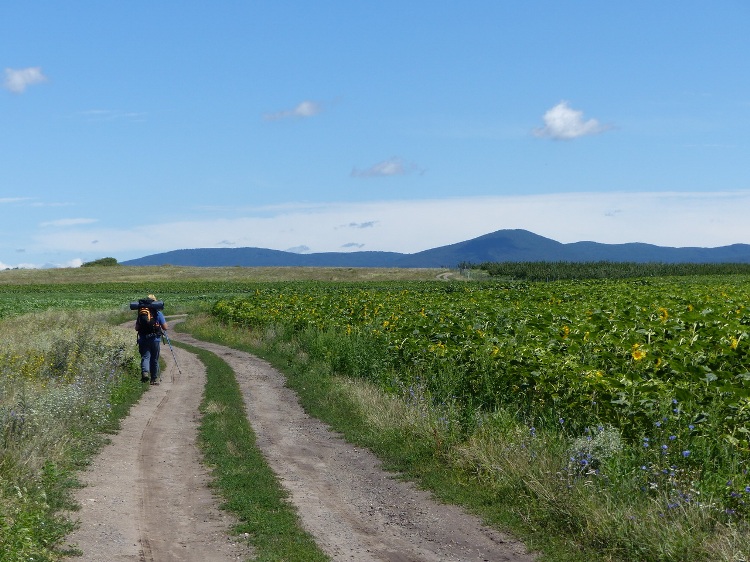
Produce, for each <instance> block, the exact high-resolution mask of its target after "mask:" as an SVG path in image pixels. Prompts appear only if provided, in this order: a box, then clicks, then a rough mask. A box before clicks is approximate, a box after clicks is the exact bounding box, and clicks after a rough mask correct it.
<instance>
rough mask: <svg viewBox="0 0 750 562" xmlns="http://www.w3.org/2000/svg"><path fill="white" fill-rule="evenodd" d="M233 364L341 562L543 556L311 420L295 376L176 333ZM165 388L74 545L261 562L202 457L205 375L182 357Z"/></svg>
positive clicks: (138, 413)
mask: <svg viewBox="0 0 750 562" xmlns="http://www.w3.org/2000/svg"><path fill="white" fill-rule="evenodd" d="M172 339H173V340H180V341H184V342H185V343H189V344H190V345H194V346H196V347H202V348H205V349H207V350H209V351H211V352H213V353H215V354H217V355H218V356H219V357H221V358H222V359H223V360H224V361H226V362H227V363H228V364H229V365H230V367H231V368H232V369H233V370H234V372H235V374H236V376H237V380H238V382H239V384H240V387H241V390H242V393H243V397H244V401H245V406H246V408H247V411H248V418H249V420H250V423H251V425H252V427H253V430H254V431H255V433H256V436H257V443H258V446H259V447H260V449H261V450H262V452H263V454H264V456H265V457H266V459H267V461H268V463H269V465H270V466H271V468H272V469H273V470H274V472H275V473H276V474H277V476H278V478H279V479H280V481H281V483H282V485H283V486H284V487H285V488H286V489H287V490H288V491H289V493H290V501H291V502H292V503H293V504H294V505H295V507H296V509H297V511H298V513H299V516H300V519H301V521H302V524H303V526H304V527H305V528H306V530H307V531H308V532H310V533H311V534H312V535H313V536H314V537H315V540H316V541H317V543H318V545H319V546H320V547H321V548H322V549H323V550H324V551H325V552H326V553H327V554H328V555H329V556H330V557H331V559H332V560H337V561H338V560H342V561H343V560H348V561H369V560H373V561H374V560H381V561H382V560H387V561H394V562H395V561H435V562H437V561H475V560H476V561H484V560H492V561H510V562H526V561H531V560H534V557H533V556H532V555H531V554H529V553H527V552H526V549H525V547H524V545H523V544H522V543H520V542H518V541H516V540H514V539H512V538H510V537H508V536H505V535H503V534H501V533H499V532H497V531H495V530H493V529H490V528H488V527H486V526H484V525H483V524H482V523H481V521H479V520H478V519H477V518H475V517H473V516H471V515H468V514H467V513H465V512H464V511H463V510H462V509H460V508H458V507H455V506H450V505H444V504H440V503H438V502H436V501H434V500H433V499H432V498H431V497H430V494H429V493H428V492H425V491H422V490H419V489H417V488H416V486H414V485H413V484H411V483H408V482H404V481H401V480H398V479H396V478H394V476H393V475H391V474H390V473H388V472H385V471H384V470H383V469H382V468H381V466H380V462H379V461H378V459H377V458H375V457H374V456H373V455H372V454H371V453H370V452H369V451H367V450H364V449H359V448H356V447H353V446H352V445H351V444H349V443H347V442H346V441H344V440H343V439H341V438H340V437H339V436H338V435H336V434H335V433H333V432H332V431H331V430H330V429H329V428H328V427H327V426H326V425H324V424H323V423H321V422H320V421H318V420H316V419H314V418H311V417H309V416H308V415H307V414H305V413H304V411H303V410H302V408H301V407H300V406H299V403H298V401H297V397H296V395H295V394H294V392H292V391H291V390H290V389H288V388H286V387H285V386H284V378H283V376H282V375H281V374H280V373H279V372H278V371H276V370H275V369H273V368H272V367H271V366H270V365H269V364H268V363H266V362H265V361H262V360H260V359H258V358H257V357H255V356H252V355H250V354H247V353H243V352H241V351H236V350H233V349H230V348H228V347H224V346H221V345H217V344H211V343H206V342H201V341H198V340H195V339H194V338H192V337H190V336H188V335H186V334H178V333H175V334H172ZM174 350H175V353H176V354H177V360H178V362H179V365H180V371H181V372H182V374H181V375H180V374H179V373H178V371H177V369H176V368H175V365H174V361H173V360H172V357H171V352H170V351H169V348H168V347H166V346H165V347H164V348H163V351H162V355H163V356H164V358H165V359H166V360H167V361H168V367H167V369H166V370H165V373H164V376H163V381H162V384H161V385H160V386H156V387H151V388H150V390H149V391H148V392H147V393H146V395H145V396H144V397H143V399H142V400H141V402H140V403H139V404H138V405H137V406H136V407H134V408H133V409H132V411H131V414H130V416H129V417H128V419H127V420H125V421H124V422H123V427H122V430H121V431H120V433H119V434H118V435H116V436H115V437H114V438H113V440H112V444H111V445H109V446H108V447H107V448H106V449H105V450H104V451H102V453H101V455H99V457H98V458H97V460H96V462H95V463H94V464H93V465H92V467H91V469H90V470H89V471H88V472H87V473H86V474H84V476H83V479H84V481H85V482H86V484H87V487H86V488H83V489H82V490H81V491H80V493H79V495H78V500H79V502H80V503H81V505H82V509H81V511H80V513H79V516H80V519H81V529H80V530H79V531H77V532H76V533H75V534H73V535H71V537H69V542H70V543H71V544H76V543H77V545H78V548H80V549H81V550H82V551H83V553H84V554H83V560H86V561H99V560H102V561H104V560H107V561H120V560H123V561H124V560H140V561H144V562H150V561H162V560H169V561H172V560H174V561H177V560H181V561H192V560H195V561H198V560H200V561H214V560H215V561H221V560H238V559H242V560H245V559H248V560H249V559H252V553H251V552H249V551H248V550H247V549H246V548H244V547H243V546H242V545H241V544H239V543H238V541H237V539H236V538H232V537H230V536H229V534H228V530H229V528H230V527H231V525H232V520H231V517H230V516H229V515H227V514H225V513H223V512H221V511H220V510H218V509H217V507H216V505H217V504H218V503H219V502H218V501H217V499H216V498H213V497H212V495H211V492H210V491H209V490H208V488H207V486H206V484H207V481H208V476H207V473H206V471H205V469H204V468H203V467H202V465H201V464H200V454H199V451H198V450H197V448H196V431H197V425H198V421H199V420H198V405H199V403H200V399H201V396H202V386H203V381H204V378H205V371H204V368H203V366H202V364H201V363H200V362H199V361H198V360H197V358H196V357H195V356H194V355H192V354H190V353H187V352H185V351H183V350H181V349H178V348H174Z"/></svg>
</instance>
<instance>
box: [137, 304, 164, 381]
mask: <svg viewBox="0 0 750 562" xmlns="http://www.w3.org/2000/svg"><path fill="white" fill-rule="evenodd" d="M157 302H158V301H157V300H156V297H155V296H154V295H149V296H148V297H147V298H145V299H143V300H141V301H140V302H139V304H143V307H142V308H140V309H139V310H138V318H137V319H136V321H135V330H136V332H138V352H139V353H140V354H141V382H149V381H150V382H151V384H153V385H156V384H159V351H160V348H161V338H162V335H163V334H164V332H166V331H167V320H166V318H164V313H162V311H161V308H163V304H162V303H159V304H161V307H156V306H153V304H154V303H157ZM149 305H152V306H150V307H149Z"/></svg>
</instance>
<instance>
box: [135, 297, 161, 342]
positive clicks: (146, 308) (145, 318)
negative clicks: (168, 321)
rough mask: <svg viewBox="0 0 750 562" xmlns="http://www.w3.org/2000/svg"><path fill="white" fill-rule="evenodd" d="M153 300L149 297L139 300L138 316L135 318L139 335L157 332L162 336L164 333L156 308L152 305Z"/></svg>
mask: <svg viewBox="0 0 750 562" xmlns="http://www.w3.org/2000/svg"><path fill="white" fill-rule="evenodd" d="M152 302H153V301H151V300H148V299H142V300H139V301H138V316H137V317H136V319H135V329H136V331H137V332H138V334H139V335H147V334H156V335H158V336H160V335H161V333H162V332H161V324H159V318H158V316H157V313H156V308H153V307H152V306H150V305H151V304H152Z"/></svg>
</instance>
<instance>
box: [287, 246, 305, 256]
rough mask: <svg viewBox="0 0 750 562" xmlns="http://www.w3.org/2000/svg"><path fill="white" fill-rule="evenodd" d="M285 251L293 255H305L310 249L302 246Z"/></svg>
mask: <svg viewBox="0 0 750 562" xmlns="http://www.w3.org/2000/svg"><path fill="white" fill-rule="evenodd" d="M286 251H287V252H291V253H293V254H305V253H307V252H309V251H310V247H309V246H305V245H304V244H302V245H301V246H294V247H293V248H287V250H286Z"/></svg>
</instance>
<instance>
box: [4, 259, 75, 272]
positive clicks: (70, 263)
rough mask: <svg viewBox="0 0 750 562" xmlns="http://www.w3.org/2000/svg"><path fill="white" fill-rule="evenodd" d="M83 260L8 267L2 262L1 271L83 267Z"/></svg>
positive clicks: (21, 264)
mask: <svg viewBox="0 0 750 562" xmlns="http://www.w3.org/2000/svg"><path fill="white" fill-rule="evenodd" d="M81 265H83V260H82V259H80V258H75V259H72V260H69V261H67V262H63V263H50V262H46V263H43V264H41V265H39V264H34V263H19V264H16V265H8V264H5V263H3V262H1V261H0V270H2V269H58V268H61V267H81Z"/></svg>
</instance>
